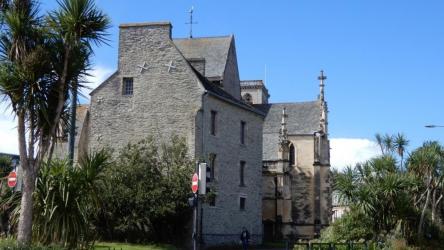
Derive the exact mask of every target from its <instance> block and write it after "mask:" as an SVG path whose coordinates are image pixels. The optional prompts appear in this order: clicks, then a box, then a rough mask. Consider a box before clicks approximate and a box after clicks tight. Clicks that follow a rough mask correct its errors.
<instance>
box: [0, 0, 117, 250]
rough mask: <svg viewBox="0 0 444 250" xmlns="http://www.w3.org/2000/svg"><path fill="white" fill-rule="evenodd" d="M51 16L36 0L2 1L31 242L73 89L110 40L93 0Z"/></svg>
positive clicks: (1, 78) (3, 59)
mask: <svg viewBox="0 0 444 250" xmlns="http://www.w3.org/2000/svg"><path fill="white" fill-rule="evenodd" d="M57 2H58V4H59V8H58V9H57V10H55V11H53V12H51V13H50V14H48V15H46V16H42V15H41V14H40V12H39V8H38V6H39V5H38V2H37V1H35V0H11V1H1V2H0V4H1V7H2V8H1V9H0V10H1V15H0V17H1V24H2V25H1V34H0V95H1V96H2V97H4V98H3V100H5V101H6V102H7V103H8V105H10V106H11V108H12V110H13V112H14V114H15V115H16V117H17V129H18V136H19V153H20V164H21V167H22V169H23V184H24V185H23V195H22V205H21V209H22V211H21V219H20V223H19V228H18V242H19V244H22V245H29V244H30V241H31V230H32V217H33V216H32V213H33V212H32V208H33V204H32V202H33V199H32V193H33V192H34V188H35V180H36V177H37V176H38V174H39V168H40V167H41V165H42V163H43V161H44V160H45V159H51V156H52V152H53V149H54V145H55V144H56V143H57V136H58V135H61V134H63V131H62V130H63V127H64V126H63V124H67V121H68V115H69V114H68V112H67V105H68V102H69V91H70V90H72V89H77V88H78V87H79V86H78V84H77V82H78V81H77V80H78V78H79V77H80V78H81V77H82V76H85V75H86V74H87V73H86V70H87V69H88V67H89V65H90V62H89V58H90V56H91V55H92V46H91V43H95V44H100V43H101V42H103V41H104V38H105V34H106V33H105V31H106V29H107V28H108V27H109V23H110V22H109V19H108V17H107V16H106V15H105V14H104V13H102V12H101V11H99V10H98V9H97V7H96V6H95V4H94V1H93V0H60V1H57Z"/></svg>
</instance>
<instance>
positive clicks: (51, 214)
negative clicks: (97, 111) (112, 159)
mask: <svg viewBox="0 0 444 250" xmlns="http://www.w3.org/2000/svg"><path fill="white" fill-rule="evenodd" d="M108 158H109V157H108V154H107V153H106V152H104V151H100V152H98V153H95V154H92V155H88V156H85V157H84V158H82V159H81V160H80V163H79V164H76V165H74V166H71V165H70V164H69V163H68V162H67V161H63V160H58V159H55V160H52V161H51V162H46V163H44V164H43V166H42V167H41V169H40V173H39V177H38V178H37V180H36V189H35V191H34V195H33V198H34V213H33V221H34V223H33V239H34V242H35V243H39V244H43V245H51V244H57V245H58V246H63V247H67V248H71V249H72V248H85V247H88V246H89V244H90V242H92V241H93V240H94V233H93V231H92V230H91V229H92V226H91V223H90V221H91V218H92V217H94V216H95V215H96V212H97V209H98V207H99V204H100V202H101V196H100V193H99V191H100V188H99V186H103V170H104V169H105V168H106V166H107V164H108ZM20 196H21V194H20V192H14V193H12V192H11V193H9V195H8V196H2V198H1V199H0V205H2V206H8V209H9V210H10V211H12V212H11V218H10V221H11V223H12V224H13V225H16V224H17V223H18V216H19V212H20Z"/></svg>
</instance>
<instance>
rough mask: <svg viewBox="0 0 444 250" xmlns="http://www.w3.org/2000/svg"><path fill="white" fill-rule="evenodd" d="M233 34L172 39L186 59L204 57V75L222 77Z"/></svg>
mask: <svg viewBox="0 0 444 250" xmlns="http://www.w3.org/2000/svg"><path fill="white" fill-rule="evenodd" d="M232 40H233V36H221V37H200V38H183V39H173V42H174V44H175V45H176V46H177V48H178V49H179V50H180V52H182V54H183V56H184V57H185V58H187V59H197V58H205V77H223V73H224V71H225V64H226V62H227V57H228V51H229V49H230V44H231V41H232Z"/></svg>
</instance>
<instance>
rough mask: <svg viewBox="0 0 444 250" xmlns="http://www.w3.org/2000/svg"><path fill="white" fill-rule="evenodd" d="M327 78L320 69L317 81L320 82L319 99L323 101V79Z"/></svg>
mask: <svg viewBox="0 0 444 250" xmlns="http://www.w3.org/2000/svg"><path fill="white" fill-rule="evenodd" d="M326 79H327V76H325V75H324V71H323V70H321V75H320V76H318V80H319V81H321V82H320V83H319V92H320V93H319V99H320V100H321V101H324V86H325V85H324V80H326Z"/></svg>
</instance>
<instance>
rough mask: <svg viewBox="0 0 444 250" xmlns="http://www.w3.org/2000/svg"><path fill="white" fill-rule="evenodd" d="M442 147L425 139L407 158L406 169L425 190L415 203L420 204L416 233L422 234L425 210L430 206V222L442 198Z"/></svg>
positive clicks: (443, 164)
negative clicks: (421, 183)
mask: <svg viewBox="0 0 444 250" xmlns="http://www.w3.org/2000/svg"><path fill="white" fill-rule="evenodd" d="M443 152H444V149H443V147H442V146H441V145H440V144H439V143H438V142H436V141H427V142H424V144H423V145H422V146H421V147H420V148H418V149H416V150H415V151H414V152H412V154H411V155H410V157H409V159H408V167H409V168H408V170H409V172H411V173H413V174H414V175H415V176H417V178H419V179H420V180H421V181H422V182H423V185H424V189H425V191H424V192H423V193H422V194H421V195H419V198H418V199H417V200H416V201H415V204H421V203H422V208H421V217H420V221H419V225H418V234H419V236H421V235H422V232H423V227H424V219H425V214H426V211H427V209H428V208H429V207H431V214H432V222H433V221H434V220H435V216H436V208H437V206H438V205H439V203H440V202H441V201H442V198H443V190H442V186H443V178H444V175H443V170H444V169H443V166H444V153H443Z"/></svg>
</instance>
